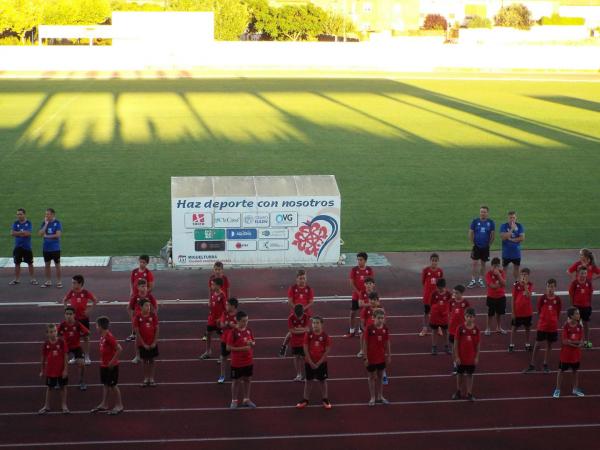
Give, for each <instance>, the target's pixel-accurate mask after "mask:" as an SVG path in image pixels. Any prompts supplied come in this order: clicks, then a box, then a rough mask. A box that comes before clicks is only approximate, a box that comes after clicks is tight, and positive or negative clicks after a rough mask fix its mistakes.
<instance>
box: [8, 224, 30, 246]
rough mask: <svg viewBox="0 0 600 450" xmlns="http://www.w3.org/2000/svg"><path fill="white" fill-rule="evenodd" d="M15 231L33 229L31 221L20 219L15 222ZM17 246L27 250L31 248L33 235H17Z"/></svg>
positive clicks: (13, 227)
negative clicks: (20, 220)
mask: <svg viewBox="0 0 600 450" xmlns="http://www.w3.org/2000/svg"><path fill="white" fill-rule="evenodd" d="M12 229H13V231H29V232H30V233H31V230H32V229H33V227H32V225H31V222H30V221H29V220H26V221H25V222H19V221H18V220H16V221H15V223H13V226H12ZM15 248H22V249H25V250H31V235H29V236H27V237H23V236H15Z"/></svg>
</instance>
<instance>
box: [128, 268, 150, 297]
mask: <svg viewBox="0 0 600 450" xmlns="http://www.w3.org/2000/svg"><path fill="white" fill-rule="evenodd" d="M130 280H131V286H132V289H131V290H132V291H133V295H137V293H138V285H137V283H138V280H146V283H148V290H149V291H150V290H151V289H150V283H153V282H154V274H153V273H152V272H150V270H149V269H148V268H146V269H145V270H143V271H142V270H140V268H139V267H137V268H135V269H133V270H132V271H131V276H130Z"/></svg>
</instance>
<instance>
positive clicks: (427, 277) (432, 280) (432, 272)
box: [421, 266, 444, 305]
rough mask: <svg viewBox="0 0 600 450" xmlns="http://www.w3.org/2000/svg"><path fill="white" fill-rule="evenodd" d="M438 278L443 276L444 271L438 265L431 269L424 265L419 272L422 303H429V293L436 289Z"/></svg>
mask: <svg viewBox="0 0 600 450" xmlns="http://www.w3.org/2000/svg"><path fill="white" fill-rule="evenodd" d="M440 278H444V271H443V270H442V269H440V268H439V267H438V268H437V269H432V268H431V267H429V266H428V267H425V268H424V269H423V271H422V272H421V284H422V285H423V303H424V304H426V305H429V304H430V300H431V294H433V292H434V291H435V290H436V289H437V287H436V285H435V284H436V283H437V280H439V279H440Z"/></svg>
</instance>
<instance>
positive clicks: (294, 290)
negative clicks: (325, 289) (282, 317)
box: [279, 269, 315, 358]
mask: <svg viewBox="0 0 600 450" xmlns="http://www.w3.org/2000/svg"><path fill="white" fill-rule="evenodd" d="M287 296H288V305H289V307H290V311H291V312H292V313H293V311H294V306H296V305H302V307H303V309H304V314H306V315H307V316H308V318H309V319H310V317H311V316H312V306H313V304H314V301H315V293H314V291H313V289H312V288H311V287H310V286H309V285H308V284H307V282H306V271H305V270H302V269H300V270H299V271H298V272H297V273H296V284H293V285H292V286H290V287H289V289H288V293H287ZM290 338H291V334H290V333H289V332H288V333H287V334H286V335H285V338H284V339H283V344H281V348H280V349H279V356H281V357H282V358H283V357H284V356H285V353H286V351H287V347H288V344H289V342H290Z"/></svg>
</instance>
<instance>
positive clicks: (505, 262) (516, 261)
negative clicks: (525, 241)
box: [502, 258, 521, 267]
mask: <svg viewBox="0 0 600 450" xmlns="http://www.w3.org/2000/svg"><path fill="white" fill-rule="evenodd" d="M509 264H513V265H515V266H517V267H519V266H520V265H521V258H502V267H507V266H508V265H509Z"/></svg>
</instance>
